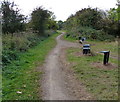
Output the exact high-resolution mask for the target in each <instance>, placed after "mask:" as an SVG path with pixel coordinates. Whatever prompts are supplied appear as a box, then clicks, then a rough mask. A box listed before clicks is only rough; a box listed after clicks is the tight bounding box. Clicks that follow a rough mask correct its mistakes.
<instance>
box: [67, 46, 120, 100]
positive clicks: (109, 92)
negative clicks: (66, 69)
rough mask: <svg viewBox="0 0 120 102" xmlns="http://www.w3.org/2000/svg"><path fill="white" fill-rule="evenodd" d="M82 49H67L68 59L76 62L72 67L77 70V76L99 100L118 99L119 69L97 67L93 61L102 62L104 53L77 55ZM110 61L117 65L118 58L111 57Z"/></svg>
mask: <svg viewBox="0 0 120 102" xmlns="http://www.w3.org/2000/svg"><path fill="white" fill-rule="evenodd" d="M81 51H82V50H81V49H79V48H76V49H75V48H70V49H68V50H67V60H68V61H69V62H70V63H74V65H73V66H71V68H72V69H73V70H74V71H75V73H76V75H77V77H78V78H79V79H80V81H81V82H82V83H83V84H84V85H85V86H86V89H87V91H88V92H90V93H91V94H92V95H93V96H94V97H95V98H96V99H97V100H117V99H118V96H117V91H118V69H117V68H116V69H103V68H97V67H95V66H93V65H92V63H95V62H99V63H101V64H102V60H103V55H100V54H96V55H95V56H77V55H75V53H79V52H81ZM109 63H114V64H116V65H117V63H118V62H117V60H116V59H112V58H110V61H109Z"/></svg>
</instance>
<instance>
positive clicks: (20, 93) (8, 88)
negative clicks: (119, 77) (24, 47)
mask: <svg viewBox="0 0 120 102" xmlns="http://www.w3.org/2000/svg"><path fill="white" fill-rule="evenodd" d="M56 36H58V34H54V35H52V36H51V37H49V38H48V39H47V40H44V41H42V42H40V43H39V44H38V45H37V46H35V47H34V48H31V49H29V50H28V52H26V53H24V54H20V55H19V56H20V59H19V60H17V61H13V62H12V63H11V64H9V65H8V66H6V67H5V68H4V69H3V77H2V80H3V81H2V82H3V83H2V89H3V91H2V92H3V95H2V100H39V99H40V93H39V92H40V82H39V81H40V78H41V74H42V72H41V71H40V70H39V69H37V67H38V66H41V65H42V64H43V63H44V60H45V57H46V55H47V54H48V52H49V51H50V50H51V49H52V48H53V47H54V46H55V45H56V41H55V38H56Z"/></svg>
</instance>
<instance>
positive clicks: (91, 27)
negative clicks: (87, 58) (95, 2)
mask: <svg viewBox="0 0 120 102" xmlns="http://www.w3.org/2000/svg"><path fill="white" fill-rule="evenodd" d="M117 16H118V14H117V9H114V8H113V9H111V10H110V11H108V13H107V12H104V11H102V10H99V9H97V8H94V9H92V8H84V9H82V10H79V11H78V12H76V13H75V14H74V15H71V16H70V17H69V18H68V19H67V21H66V22H65V29H66V30H67V34H69V35H70V36H71V37H78V36H86V37H88V38H90V39H96V40H109V41H110V40H114V38H115V37H116V36H118V32H119V27H118V25H119V23H118V18H117Z"/></svg>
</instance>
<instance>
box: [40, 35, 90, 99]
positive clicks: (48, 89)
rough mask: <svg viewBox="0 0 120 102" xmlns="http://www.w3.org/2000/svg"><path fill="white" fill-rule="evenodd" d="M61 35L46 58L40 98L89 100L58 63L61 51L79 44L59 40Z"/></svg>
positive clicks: (62, 65) (81, 88) (82, 89)
mask: <svg viewBox="0 0 120 102" xmlns="http://www.w3.org/2000/svg"><path fill="white" fill-rule="evenodd" d="M63 34H64V33H62V34H61V35H59V36H58V37H57V38H56V40H57V45H56V47H55V48H54V49H53V50H52V51H51V52H50V53H49V55H48V57H47V58H46V62H45V65H44V72H45V73H44V75H43V80H42V98H43V99H44V100H79V99H91V96H90V95H89V94H87V93H86V92H85V91H84V88H83V87H81V85H80V84H79V83H76V82H75V81H74V78H73V77H72V76H71V75H70V73H68V72H69V71H68V72H67V73H66V72H65V71H64V69H65V66H64V64H62V63H61V61H60V60H62V59H60V58H61V57H60V56H61V54H62V50H63V49H66V48H69V47H79V44H77V43H71V42H67V41H64V40H61V39H60V38H61V37H62V36H63ZM63 60H64V59H63ZM68 77H69V78H68ZM71 81H72V82H71Z"/></svg>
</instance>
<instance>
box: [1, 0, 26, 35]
mask: <svg viewBox="0 0 120 102" xmlns="http://www.w3.org/2000/svg"><path fill="white" fill-rule="evenodd" d="M15 6H16V5H15V4H14V2H12V3H10V2H8V1H3V2H2V6H1V10H2V15H3V17H2V18H3V19H2V31H3V33H12V34H13V33H14V32H19V31H22V30H24V29H25V26H24V22H25V17H24V15H22V14H20V13H19V11H20V10H19V9H18V8H16V10H14V7H15Z"/></svg>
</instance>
